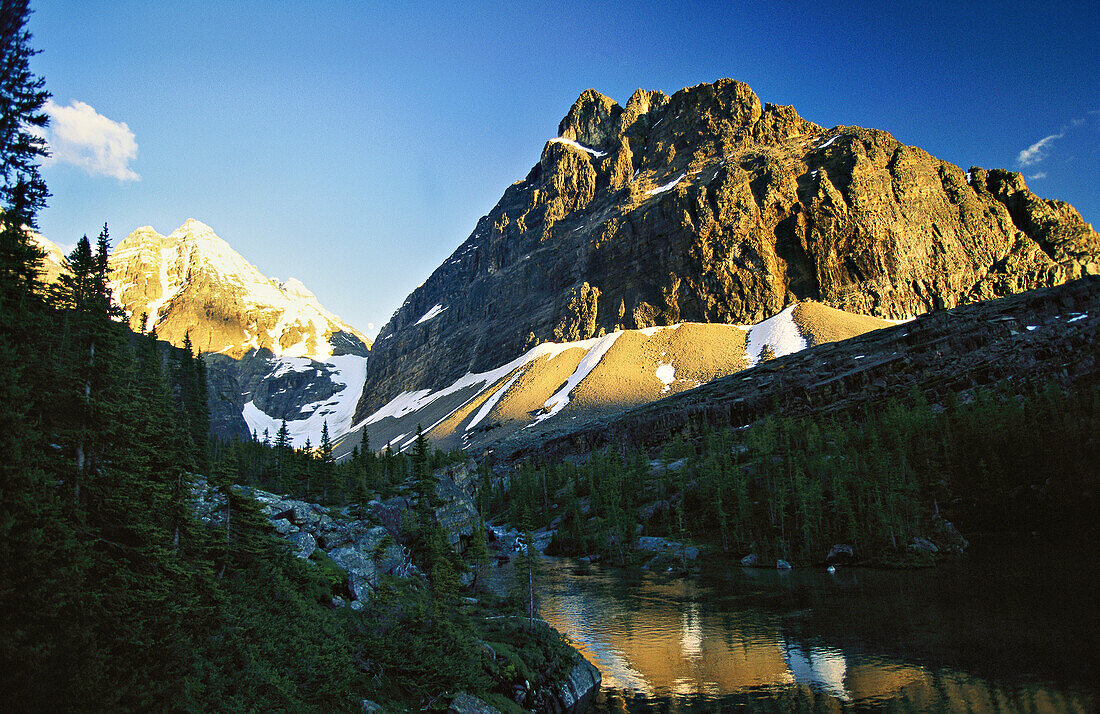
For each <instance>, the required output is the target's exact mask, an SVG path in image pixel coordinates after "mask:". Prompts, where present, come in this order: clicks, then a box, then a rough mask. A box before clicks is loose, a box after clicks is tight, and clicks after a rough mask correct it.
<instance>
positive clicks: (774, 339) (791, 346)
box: [741, 305, 807, 367]
mask: <svg viewBox="0 0 1100 714" xmlns="http://www.w3.org/2000/svg"><path fill="white" fill-rule="evenodd" d="M795 307H796V305H791V306H789V307H787V308H785V309H784V310H783V311H782V312H780V313H779V314H778V315H775V316H773V317H769V318H768V319H767V320H764V321H763V322H759V323H757V324H755V325H753V326H752V327H742V328H741V329H743V330H746V331H747V332H748V333H749V335H748V341H747V343H746V345H745V356H746V357H747V358H748V360H749V366H750V367H754V366H756V365H758V364H760V354H761V353H762V352H763V351H764V346H765V345H767V346H768V347H770V348H771V350H772V353H773V354H774V355H775V356H776V357H782V356H784V355H789V354H793V353H795V352H798V351H800V350H804V349H806V347H807V343H806V338H805V337H803V336H802V332H801V331H799V329H798V325H796V324H795V321H794V309H795Z"/></svg>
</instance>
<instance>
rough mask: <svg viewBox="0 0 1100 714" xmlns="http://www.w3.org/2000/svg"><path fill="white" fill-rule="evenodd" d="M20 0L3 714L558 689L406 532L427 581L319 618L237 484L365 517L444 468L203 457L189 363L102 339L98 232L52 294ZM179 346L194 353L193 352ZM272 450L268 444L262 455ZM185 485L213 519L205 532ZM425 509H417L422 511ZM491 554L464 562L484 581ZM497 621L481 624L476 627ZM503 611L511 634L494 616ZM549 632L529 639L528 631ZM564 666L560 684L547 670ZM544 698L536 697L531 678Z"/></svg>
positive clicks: (424, 539) (7, 199)
mask: <svg viewBox="0 0 1100 714" xmlns="http://www.w3.org/2000/svg"><path fill="white" fill-rule="evenodd" d="M27 15H28V9H27V3H26V2H21V1H20V0H4V1H3V2H2V3H0V68H2V72H3V77H2V79H3V81H0V109H2V112H0V116H2V119H0V129H2V131H0V167H2V170H0V203H2V205H0V209H2V212H0V374H2V375H3V378H2V379H0V455H2V456H0V502H2V506H3V508H2V509H0V613H3V617H2V618H0V690H2V691H3V692H4V693H5V695H6V698H7V702H6V704H7V708H8V709H11V710H19V711H132V710H141V711H208V710H218V711H295V712H298V711H301V712H308V711H324V712H331V711H361V709H362V707H361V700H362V699H364V698H372V699H378V700H379V701H382V702H385V703H386V704H387V705H388V708H390V709H404V708H411V709H418V710H419V709H422V708H429V709H439V708H442V707H445V706H446V704H447V701H448V694H452V693H455V692H456V691H458V689H460V688H462V689H467V690H468V691H470V692H471V693H473V694H481V695H485V696H489V697H494V691H495V698H497V699H499V695H501V694H502V693H505V694H507V693H510V688H511V686H512V685H513V684H514V680H509V679H507V678H508V677H511V676H519V673H518V671H512V670H510V669H509V667H513V669H514V668H515V665H513V660H512V659H511V658H509V659H507V660H498V659H497V658H494V657H492V656H491V655H490V653H489V650H487V649H486V648H484V647H483V646H482V645H481V642H483V641H484V640H486V639H492V640H493V641H494V642H503V643H505V644H507V645H508V646H510V647H511V648H512V650H511V651H514V652H518V653H519V656H518V660H516V661H518V662H519V663H520V664H522V665H523V667H522V670H523V672H524V673H530V672H535V671H538V672H540V673H543V674H544V675H545V677H554V676H557V675H559V674H560V673H561V667H560V666H557V665H555V663H556V662H566V661H571V660H570V658H571V656H572V652H571V650H568V649H567V648H566V647H564V645H563V644H562V643H561V641H560V639H559V638H558V637H557V634H556V633H553V631H552V630H546V631H542V630H536V629H532V628H529V627H527V626H526V625H525V624H515V625H514V626H511V627H506V626H505V625H504V624H502V623H508V622H512V621H514V622H515V623H526V622H527V620H526V619H525V618H523V617H522V616H521V615H520V614H519V608H518V606H515V607H513V608H512V610H509V609H508V603H502V602H497V601H492V602H488V603H487V608H491V609H486V610H485V611H482V610H480V609H477V608H473V609H471V608H470V607H469V606H468V605H467V604H465V602H464V601H461V600H459V598H457V597H456V594H455V591H456V589H457V579H456V573H457V572H458V571H464V570H465V569H466V568H467V565H466V564H465V563H462V562H461V561H460V560H459V559H458V557H457V556H456V555H455V554H454V553H453V552H451V551H450V550H449V548H446V542H445V541H443V547H442V548H441V547H440V536H439V524H438V523H436V522H435V521H434V518H433V517H430V516H429V517H425V516H424V515H423V514H422V515H421V518H419V519H418V521H419V522H418V524H417V526H418V540H417V543H416V547H415V548H414V557H415V558H416V562H417V564H418V565H419V566H420V569H421V570H422V571H423V572H427V573H428V574H429V578H428V579H422V578H409V579H406V580H397V579H394V580H392V581H389V582H384V583H383V585H382V587H380V588H379V591H378V593H377V594H376V596H375V597H374V599H373V600H372V601H371V602H370V603H369V604H368V605H367V607H366V608H365V609H364V610H363V612H361V613H359V612H355V611H353V610H352V609H350V608H342V609H335V608H333V606H332V598H333V596H334V595H338V594H346V591H345V590H344V588H345V587H346V574H344V573H343V572H342V571H341V570H340V569H339V567H338V566H337V565H336V564H335V563H334V562H333V561H332V560H330V559H329V558H328V557H327V556H324V555H323V554H320V555H318V554H314V556H313V558H312V559H311V560H308V561H307V560H299V559H297V558H295V557H293V556H292V554H291V553H290V550H289V548H288V546H287V544H286V543H285V541H283V540H282V539H279V538H277V537H276V536H275V535H274V534H273V533H272V532H271V526H270V524H269V522H268V519H267V518H266V517H265V516H263V515H262V513H261V512H260V510H259V506H258V504H257V503H256V502H255V501H253V500H252V499H250V498H247V497H244V496H243V495H242V492H241V491H239V490H238V489H234V488H231V486H232V485H233V484H235V483H242V482H243V483H245V484H251V485H259V486H264V487H266V488H269V489H272V490H279V491H283V492H292V493H294V494H295V495H297V496H298V497H305V498H312V499H325V498H327V500H328V501H329V502H330V503H331V502H333V501H335V502H337V503H347V502H349V501H358V502H365V501H366V500H367V498H369V496H370V495H371V494H373V493H375V492H379V493H382V494H388V493H393V492H396V490H397V489H398V488H400V487H401V485H402V484H403V483H404V482H405V481H406V479H408V478H410V477H413V478H414V479H415V482H419V483H420V484H421V485H422V486H424V485H425V484H427V483H429V481H430V479H431V470H432V468H433V467H436V466H438V465H440V464H443V463H446V462H447V461H448V459H453V458H454V457H453V456H447V455H443V454H439V453H438V452H436V453H429V451H428V449H427V445H426V442H424V441H423V439H421V440H420V441H419V443H418V445H417V449H416V451H415V453H414V454H412V455H410V456H397V455H394V454H392V453H390V452H388V451H387V453H386V454H384V455H382V456H380V457H376V456H374V455H373V454H371V453H369V452H368V450H367V449H366V448H365V447H364V449H363V450H357V451H356V452H355V454H354V455H353V456H352V458H350V459H347V460H345V461H344V462H342V463H340V464H336V463H334V461H333V459H332V444H331V442H330V440H329V434H328V430H327V428H326V429H325V432H324V433H323V434H322V438H321V444H320V448H319V449H318V450H316V451H314V450H310V449H301V450H295V449H292V448H290V445H289V443H288V439H287V434H286V430H285V429H281V430H280V433H279V434H277V435H276V436H275V444H274V445H269V444H265V443H264V442H261V441H260V440H259V438H256V439H254V440H253V441H251V442H234V443H217V444H213V445H212V444H211V443H210V442H209V440H208V434H209V430H210V416H209V409H208V406H207V403H206V396H207V385H206V375H205V370H204V366H203V360H202V356H201V355H197V354H193V352H192V350H191V349H190V345H189V344H186V345H185V348H184V349H174V348H170V347H168V346H167V345H164V344H163V343H161V342H159V341H158V340H157V338H156V334H155V333H153V332H151V333H150V334H147V335H134V334H132V333H130V332H129V330H128V329H127V328H126V327H125V326H124V325H123V324H122V322H120V321H118V320H116V319H115V318H116V317H118V315H117V308H116V307H114V306H113V305H112V304H111V300H110V292H109V290H108V287H107V256H108V250H109V248H110V240H109V236H108V233H107V229H106V226H104V229H103V231H102V232H101V233H100V236H99V239H98V241H97V242H96V244H95V246H94V247H93V244H92V242H90V241H89V240H88V239H87V238H86V237H85V238H83V239H81V240H80V241H79V242H78V243H77V246H76V249H75V250H74V251H73V252H72V253H71V254H70V255H69V256H68V258H67V266H66V269H65V270H64V272H63V275H62V277H61V279H60V281H59V282H58V283H57V284H56V285H55V286H53V287H51V288H49V289H47V288H46V286H45V285H43V284H42V282H41V280H40V278H39V275H40V272H41V261H42V258H43V253H42V251H41V250H39V249H38V248H37V247H36V246H35V245H34V244H33V243H32V242H31V240H30V238H29V235H28V233H27V228H28V227H29V228H33V227H34V226H35V215H36V213H37V211H38V210H40V209H41V208H42V207H43V206H44V205H45V199H46V197H47V195H48V194H47V191H46V187H45V184H44V183H43V181H42V179H41V177H40V176H39V174H38V169H37V161H38V159H39V158H40V157H41V156H43V155H44V144H43V142H42V140H41V139H40V138H39V137H38V135H37V133H36V129H37V128H39V127H42V126H43V125H44V124H45V123H46V117H45V115H44V114H43V112H42V108H43V106H44V104H45V102H46V100H47V99H48V97H49V95H48V94H47V93H46V92H45V91H44V89H43V82H42V80H41V79H40V78H38V77H35V76H34V75H33V74H32V73H31V72H30V70H29V62H28V61H29V58H30V57H31V56H32V55H33V54H34V51H33V50H32V49H30V47H29V45H28V42H29V39H30V36H29V34H28V33H27V32H26V30H25V26H26V20H27ZM188 343H189V340H188ZM265 440H266V438H265ZM200 474H201V475H202V476H204V477H205V478H206V480H207V481H208V483H209V484H210V486H212V487H213V488H215V489H217V490H218V491H219V492H220V493H221V494H222V495H223V496H224V498H225V499H226V502H227V504H228V508H227V509H226V511H225V514H226V517H225V518H224V520H223V521H220V522H219V525H217V526H210V525H206V524H204V523H202V522H201V521H199V520H198V519H197V517H196V515H195V511H194V495H193V494H194V489H195V487H196V484H197V483H198V481H199V478H200ZM421 500H422V501H424V502H425V503H426V504H427V503H428V502H429V500H430V498H429V497H426V498H423V499H421ZM485 559H486V556H485V554H484V553H481V554H479V555H478V560H479V563H480V564H481V565H482V566H484V561H485ZM489 612H492V613H493V614H492V615H489V614H487V613H489ZM502 613H503V614H502ZM544 630H545V628H544ZM563 666H564V665H563ZM538 681H540V682H543V683H546V681H548V680H545V678H544V677H540V679H539V680H538Z"/></svg>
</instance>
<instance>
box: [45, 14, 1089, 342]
mask: <svg viewBox="0 0 1100 714" xmlns="http://www.w3.org/2000/svg"><path fill="white" fill-rule="evenodd" d="M500 5H503V7H501V6H498V5H496V4H474V3H386V4H380V3H347V2H309V3H283V2H278V3H276V2H270V3H266V2H264V3H261V2H253V3H224V4H221V3H213V2H203V3H162V2H109V3H108V2H102V3H100V2H82V3H73V2H61V1H54V2H38V3H32V7H33V8H34V9H35V11H36V14H35V15H34V16H33V17H32V20H31V30H32V32H33V33H34V35H35V39H34V41H33V42H34V45H35V46H37V47H39V48H40V49H42V54H40V55H39V56H38V57H37V58H36V59H35V63H34V66H35V68H36V70H37V71H38V72H39V73H41V74H42V75H43V76H45V78H46V80H47V84H48V87H49V89H50V90H51V91H52V92H53V94H54V98H55V101H56V102H57V103H58V104H62V105H67V104H68V103H69V102H70V100H74V99H75V100H80V101H83V102H86V103H88V104H90V105H91V106H93V107H94V108H95V109H96V110H97V111H98V112H99V113H100V114H102V115H104V116H106V117H108V118H110V119H112V120H115V121H119V122H125V123H126V124H127V125H128V126H129V127H130V129H131V130H132V131H133V133H134V135H135V137H136V140H137V142H138V145H139V153H138V156H137V158H136V160H135V161H134V162H133V163H132V168H133V169H134V170H135V171H136V172H137V173H138V174H140V175H141V180H140V181H135V182H125V183H122V182H119V181H117V180H115V179H112V178H104V177H94V178H93V177H89V176H88V175H87V174H85V173H84V172H83V171H82V170H81V169H78V168H76V167H74V166H70V165H64V164H56V165H53V166H50V167H48V168H47V170H46V178H47V181H48V182H49V185H50V188H51V190H52V192H53V194H54V197H53V199H52V200H51V207H50V208H49V209H48V210H47V211H46V212H45V213H44V214H43V216H42V220H41V225H42V230H43V232H44V233H45V234H46V235H47V236H48V237H50V238H52V239H53V240H55V241H57V242H59V243H63V244H71V243H73V242H74V241H75V240H76V239H77V238H78V237H79V236H80V235H81V234H83V233H85V232H87V233H91V234H94V233H95V232H96V231H97V230H98V226H99V225H101V224H102V223H103V222H104V221H107V222H109V223H110V226H111V229H112V232H113V234H114V236H115V237H116V239H121V238H122V237H123V236H125V235H126V234H127V233H129V232H130V231H131V230H133V229H134V228H136V227H138V226H140V225H145V224H151V225H153V226H154V227H155V228H157V229H158V230H159V231H161V232H164V233H166V232H168V231H171V230H172V229H174V228H175V227H176V226H178V225H179V224H180V223H182V222H183V221H184V220H185V219H186V218H188V217H194V218H197V219H199V220H202V221H204V222H206V223H208V224H210V225H211V226H212V227H213V228H214V230H215V231H216V232H217V233H218V234H219V235H221V236H222V237H223V238H225V239H226V240H228V241H229V242H230V244H231V245H233V246H234V247H235V248H236V249H237V250H239V251H240V252H241V253H242V254H243V255H244V256H245V257H246V258H247V259H249V260H250V261H252V262H253V263H255V264H257V265H258V266H259V267H260V269H261V270H263V271H264V272H265V273H267V274H269V275H274V276H277V277H280V278H282V279H285V278H287V277H289V276H291V275H293V276H294V277H297V278H299V279H300V280H302V282H304V283H305V284H306V285H307V286H308V287H309V288H310V289H312V290H313V291H314V292H316V293H317V295H318V297H319V299H320V300H321V303H322V304H324V305H325V306H326V307H328V308H330V309H331V310H333V311H335V312H337V313H338V314H340V315H341V316H342V317H344V318H345V319H346V320H348V321H349V322H351V323H352V324H354V325H356V326H358V327H360V328H361V329H364V330H367V329H368V327H367V326H368V323H373V324H374V325H375V326H376V327H381V325H382V324H383V323H384V322H385V321H386V320H387V319H388V317H389V315H390V314H391V313H392V312H393V310H394V309H396V308H397V307H398V306H399V305H400V304H401V302H402V300H404V298H405V296H406V295H407V294H408V292H409V291H410V290H412V289H413V288H415V287H416V286H417V285H418V284H420V283H421V282H422V281H423V280H424V279H425V278H426V277H427V276H428V275H429V274H430V272H431V271H432V270H433V269H434V268H435V267H436V266H437V265H438V264H439V263H440V262H442V260H443V259H445V258H446V256H447V255H448V254H449V253H450V252H451V251H452V250H454V248H455V247H457V246H458V245H459V244H460V243H461V242H462V241H463V240H464V239H465V238H466V237H467V235H468V234H469V233H470V231H471V230H472V229H473V227H474V224H475V222H476V221H477V219H478V218H479V217H480V216H481V215H483V214H485V213H486V212H488V210H489V209H490V208H491V207H492V206H493V204H494V203H495V202H496V201H497V199H498V198H499V197H500V195H501V194H502V193H503V191H504V189H505V188H506V187H507V186H508V185H509V184H510V183H512V182H514V181H516V180H519V179H521V178H523V177H524V176H525V175H526V174H527V171H528V170H529V169H530V167H531V166H532V165H533V164H534V163H535V162H536V161H537V160H538V157H539V154H540V152H541V150H542V147H543V144H544V143H545V141H546V140H547V139H549V138H551V137H552V136H554V135H555V134H556V130H557V124H558V121H559V120H560V119H561V117H562V116H564V115H565V113H566V112H567V111H568V109H569V107H570V105H571V104H572V102H573V101H574V100H575V99H576V97H577V95H578V94H580V93H581V92H582V91H583V90H584V89H586V88H588V87H594V88H596V89H598V90H599V91H601V92H603V93H604V94H607V95H608V96H610V97H612V98H614V99H615V100H617V101H619V102H620V103H623V102H625V101H626V99H627V98H628V97H629V95H630V94H631V92H633V91H634V90H635V89H636V88H638V87H644V88H647V89H661V90H663V91H665V92H667V93H670V94H671V93H672V92H675V91H676V90H678V89H680V88H681V87H684V86H689V85H694V84H698V83H700V82H709V81H713V80H715V79H717V78H719V77H727V76H728V77H733V78H735V79H740V80H742V81H745V82H747V83H748V84H749V85H751V86H752V87H753V89H754V90H756V92H757V94H758V95H759V96H760V98H761V99H762V100H763V101H766V102H773V103H778V104H792V105H794V107H795V108H796V109H797V110H798V112H799V113H800V114H801V115H802V116H804V117H806V118H807V119H810V120H812V121H814V122H817V123H819V124H822V125H825V126H827V127H831V126H834V125H837V124H855V125H861V126H869V127H876V128H880V129H885V130H887V131H889V132H891V133H892V134H893V135H894V136H895V137H897V138H898V139H899V140H901V141H903V142H905V143H908V144H914V145H917V146H920V147H922V148H924V149H926V150H928V151H929V152H931V153H932V154H933V155H935V156H938V157H940V158H943V159H946V160H948V161H951V162H953V163H956V164H959V165H961V166H963V167H964V168H968V167H970V166H971V165H977V166H982V167H986V168H993V167H1004V168H1011V169H1014V170H1020V171H1023V172H1024V174H1025V175H1026V176H1038V175H1040V174H1042V175H1043V176H1041V177H1037V178H1029V179H1028V185H1029V186H1030V187H1031V188H1032V189H1033V190H1034V191H1035V192H1036V193H1038V194H1039V195H1041V196H1043V197H1047V198H1058V199H1062V200H1066V201H1069V202H1070V203H1072V204H1073V205H1074V206H1076V207H1077V208H1078V209H1079V210H1080V211H1081V212H1082V214H1083V215H1084V217H1085V219H1086V220H1089V221H1092V222H1096V221H1098V220H1100V196H1098V188H1100V179H1098V177H1100V59H1098V53H1097V44H1096V43H1097V37H1098V35H1100V11H1098V10H1097V7H1098V6H1100V3H1095V2H1093V3H1064V4H1057V5H1053V4H1052V5H1050V6H1047V5H1045V4H1023V3H929V4H923V3H921V4H912V3H910V4H896V3H868V4H862V3H843V4H837V5H832V4H828V3H808V2H807V3H803V2H779V1H775V2H761V3H732V2H713V3H702V2H675V3H673V2H631V3H598V2H569V3H527V2H513V3H502V4H500ZM885 5H889V6H891V7H890V8H889V9H884V7H882V6H885ZM1057 134H1062V136H1061V137H1060V138H1057V139H1054V140H1052V141H1051V142H1049V143H1048V145H1047V148H1048V150H1049V151H1048V154H1047V156H1046V158H1045V159H1044V160H1043V161H1041V162H1039V163H1035V164H1033V165H1030V166H1026V167H1025V166H1020V165H1018V164H1017V157H1018V154H1019V152H1020V151H1021V150H1023V149H1026V148H1027V147H1028V146H1030V145H1032V144H1034V143H1035V142H1037V141H1039V140H1040V139H1043V138H1044V137H1047V136H1051V135H1057ZM370 332H371V333H373V332H374V330H370Z"/></svg>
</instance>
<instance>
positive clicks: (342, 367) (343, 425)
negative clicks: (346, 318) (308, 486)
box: [241, 355, 367, 448]
mask: <svg viewBox="0 0 1100 714" xmlns="http://www.w3.org/2000/svg"><path fill="white" fill-rule="evenodd" d="M298 359H301V358H298ZM303 361H304V362H309V360H303ZM288 362H290V361H289V360H287V359H286V358H282V359H277V360H276V361H275V362H274V367H275V369H274V370H273V372H272V375H281V374H285V373H286V372H288V371H290V370H291V369H293V370H294V371H298V372H301V371H307V370H308V369H312V365H308V366H306V368H305V369H301V368H300V367H302V364H301V362H298V361H297V360H295V361H293V362H290V364H288ZM324 364H326V365H328V366H329V367H330V368H331V369H332V371H331V373H330V374H331V377H330V378H331V379H332V381H333V382H335V383H337V384H343V385H344V388H343V389H341V390H340V391H338V392H336V393H335V394H333V395H332V396H331V397H329V398H328V399H324V400H322V401H319V402H313V403H311V404H306V405H303V406H302V408H301V411H302V413H306V412H307V411H308V412H310V413H309V416H307V417H305V418H304V419H293V420H291V419H287V422H286V428H287V431H288V432H289V434H290V441H291V444H292V445H293V446H294V447H296V448H297V447H300V446H305V443H306V439H307V438H308V439H309V441H310V443H311V444H312V445H314V446H316V445H318V444H319V443H320V442H321V429H322V428H323V427H324V425H325V422H328V433H329V436H330V438H332V439H336V438H337V437H338V436H342V435H343V434H346V433H347V432H348V431H350V430H351V420H352V417H353V416H354V414H355V405H356V404H357V403H358V402H359V396H360V395H361V394H362V393H363V383H364V382H365V381H366V371H367V359H366V358H365V357H357V356H355V355H339V356H337V357H329V358H328V359H326V360H325V361H324ZM241 416H243V417H244V420H245V423H246V424H248V429H249V431H254V432H256V434H259V435H263V433H264V430H265V429H266V430H267V432H268V434H269V435H270V437H271V438H272V439H274V438H275V434H276V433H277V432H278V431H279V427H280V426H281V425H282V419H276V418H275V417H272V416H270V415H269V414H267V413H265V412H263V411H262V410H261V409H260V408H259V407H257V406H256V404H255V403H254V402H248V403H247V404H245V405H244V410H243V411H242V412H241Z"/></svg>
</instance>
